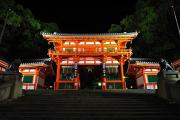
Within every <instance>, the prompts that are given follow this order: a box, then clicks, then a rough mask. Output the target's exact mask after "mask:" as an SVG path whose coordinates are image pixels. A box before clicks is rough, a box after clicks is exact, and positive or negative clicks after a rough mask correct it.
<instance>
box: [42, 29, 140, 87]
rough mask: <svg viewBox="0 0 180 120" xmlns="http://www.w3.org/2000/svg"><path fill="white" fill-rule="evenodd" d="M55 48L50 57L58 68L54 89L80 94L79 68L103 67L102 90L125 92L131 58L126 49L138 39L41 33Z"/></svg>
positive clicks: (121, 35) (124, 35)
mask: <svg viewBox="0 0 180 120" xmlns="http://www.w3.org/2000/svg"><path fill="white" fill-rule="evenodd" d="M42 35H43V37H44V38H45V39H46V40H47V41H48V43H49V44H50V45H53V46H54V47H53V48H51V49H49V51H48V55H49V57H50V58H51V59H52V60H53V61H54V62H55V63H56V65H57V73H56V82H55V89H56V90H58V89H61V90H67V89H73V90H78V89H79V88H80V87H81V84H80V81H81V80H80V76H81V74H80V73H79V69H78V67H80V66H83V65H85V66H87V65H88V66H94V65H96V66H101V67H102V72H101V73H99V74H102V77H101V85H102V89H103V90H107V89H126V85H125V84H126V83H125V80H124V70H123V65H124V63H125V61H126V60H127V59H129V58H130V56H131V55H132V50H131V49H130V48H127V46H126V45H127V43H131V42H132V40H133V39H134V38H136V36H137V35H138V33H137V32H133V33H101V34H64V33H52V34H51V33H42Z"/></svg>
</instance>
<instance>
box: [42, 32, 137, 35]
mask: <svg viewBox="0 0 180 120" xmlns="http://www.w3.org/2000/svg"><path fill="white" fill-rule="evenodd" d="M41 34H42V35H53V36H117V35H138V32H130V33H126V32H124V33H56V32H54V33H44V32H42V33H41Z"/></svg>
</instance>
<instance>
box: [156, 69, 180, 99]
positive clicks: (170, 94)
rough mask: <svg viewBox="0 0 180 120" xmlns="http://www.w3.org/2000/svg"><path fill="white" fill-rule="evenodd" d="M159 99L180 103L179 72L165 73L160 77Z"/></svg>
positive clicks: (158, 83)
mask: <svg viewBox="0 0 180 120" xmlns="http://www.w3.org/2000/svg"><path fill="white" fill-rule="evenodd" d="M158 79H159V80H158V82H157V85H158V91H157V94H158V95H159V97H161V98H163V99H166V100H169V101H174V102H177V103H178V101H180V94H179V92H180V73H179V72H177V71H163V72H162V73H160V74H159V76H158Z"/></svg>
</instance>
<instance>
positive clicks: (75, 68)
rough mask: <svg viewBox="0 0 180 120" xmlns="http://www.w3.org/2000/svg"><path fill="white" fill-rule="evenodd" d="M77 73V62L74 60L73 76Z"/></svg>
mask: <svg viewBox="0 0 180 120" xmlns="http://www.w3.org/2000/svg"><path fill="white" fill-rule="evenodd" d="M77 74H78V63H77V62H75V63H74V77H76V76H77Z"/></svg>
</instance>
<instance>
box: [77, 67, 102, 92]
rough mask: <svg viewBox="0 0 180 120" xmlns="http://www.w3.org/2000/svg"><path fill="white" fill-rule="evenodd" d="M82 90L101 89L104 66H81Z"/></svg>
mask: <svg viewBox="0 0 180 120" xmlns="http://www.w3.org/2000/svg"><path fill="white" fill-rule="evenodd" d="M79 74H80V81H81V82H80V84H81V89H101V75H102V66H79Z"/></svg>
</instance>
